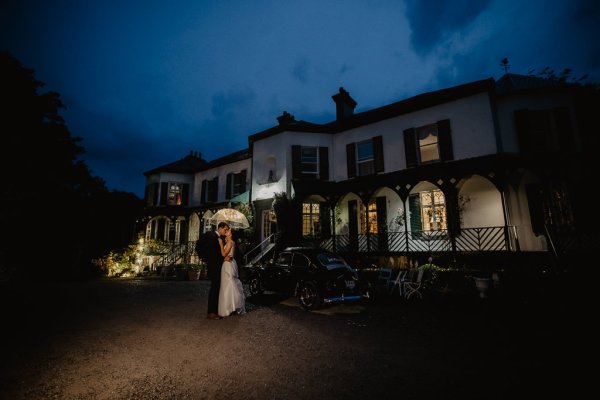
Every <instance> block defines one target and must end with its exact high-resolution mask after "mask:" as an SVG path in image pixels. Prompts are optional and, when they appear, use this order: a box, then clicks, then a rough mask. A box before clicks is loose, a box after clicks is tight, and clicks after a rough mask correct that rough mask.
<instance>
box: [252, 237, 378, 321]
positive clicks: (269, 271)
mask: <svg viewBox="0 0 600 400" xmlns="http://www.w3.org/2000/svg"><path fill="white" fill-rule="evenodd" d="M248 287H249V290H250V294H251V295H252V296H255V295H260V294H262V293H263V292H264V291H272V292H279V293H289V294H290V295H294V296H296V297H297V298H298V300H299V302H300V306H301V307H302V308H303V309H305V310H314V309H317V308H319V307H321V306H322V305H324V304H327V303H333V302H342V301H350V300H360V299H368V298H369V291H368V286H367V285H366V282H362V281H361V280H360V279H359V278H358V276H357V274H356V271H355V270H354V269H353V268H352V267H351V266H350V265H349V264H348V263H347V262H346V261H344V259H343V258H342V257H340V256H338V255H336V254H334V253H332V252H330V251H328V250H324V249H319V248H303V247H288V248H286V249H285V250H283V251H282V252H280V253H279V254H278V255H277V257H276V258H275V259H274V260H273V261H272V262H269V263H265V264H261V265H257V266H255V267H253V268H252V270H251V272H250V276H249V278H248Z"/></svg>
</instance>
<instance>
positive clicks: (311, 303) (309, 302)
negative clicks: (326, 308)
mask: <svg viewBox="0 0 600 400" xmlns="http://www.w3.org/2000/svg"><path fill="white" fill-rule="evenodd" d="M298 300H299V301H300V307H302V308H303V309H305V310H316V309H317V308H319V307H320V306H321V303H322V302H323V299H322V298H321V294H320V293H319V289H318V288H317V285H315V283H314V282H303V283H302V284H301V285H300V287H299V288H298Z"/></svg>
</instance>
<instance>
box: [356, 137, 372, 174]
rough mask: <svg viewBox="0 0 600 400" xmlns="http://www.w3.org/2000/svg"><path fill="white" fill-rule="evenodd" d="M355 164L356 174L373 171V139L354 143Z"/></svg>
mask: <svg viewBox="0 0 600 400" xmlns="http://www.w3.org/2000/svg"><path fill="white" fill-rule="evenodd" d="M356 165H357V170H358V176H364V175H372V174H374V173H375V158H374V156H373V141H372V140H367V141H364V142H360V143H357V144H356Z"/></svg>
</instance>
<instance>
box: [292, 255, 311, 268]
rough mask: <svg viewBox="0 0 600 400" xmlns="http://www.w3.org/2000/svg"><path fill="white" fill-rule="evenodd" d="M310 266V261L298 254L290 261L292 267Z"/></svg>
mask: <svg viewBox="0 0 600 400" xmlns="http://www.w3.org/2000/svg"><path fill="white" fill-rule="evenodd" d="M309 265H310V260H309V259H308V258H307V257H306V256H305V255H304V254H300V253H295V254H294V258H293V259H292V267H299V268H306V267H308V266H309Z"/></svg>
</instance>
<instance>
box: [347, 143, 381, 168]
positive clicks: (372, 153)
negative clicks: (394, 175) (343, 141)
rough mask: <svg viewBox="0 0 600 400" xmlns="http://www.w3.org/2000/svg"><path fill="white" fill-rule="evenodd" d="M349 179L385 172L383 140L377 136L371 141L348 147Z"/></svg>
mask: <svg viewBox="0 0 600 400" xmlns="http://www.w3.org/2000/svg"><path fill="white" fill-rule="evenodd" d="M346 162H347V168H348V178H354V177H356V176H367V175H373V174H376V173H378V172H383V170H384V167H383V139H382V137H381V136H375V137H373V138H371V139H369V140H364V141H362V142H358V143H348V144H347V145H346Z"/></svg>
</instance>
